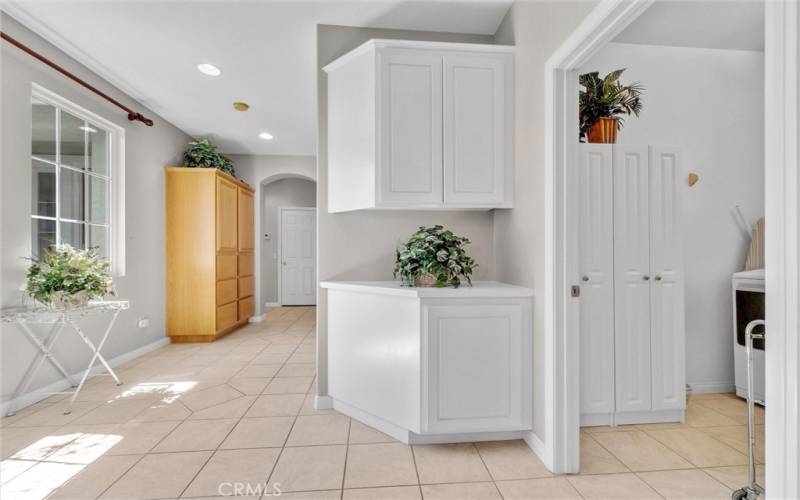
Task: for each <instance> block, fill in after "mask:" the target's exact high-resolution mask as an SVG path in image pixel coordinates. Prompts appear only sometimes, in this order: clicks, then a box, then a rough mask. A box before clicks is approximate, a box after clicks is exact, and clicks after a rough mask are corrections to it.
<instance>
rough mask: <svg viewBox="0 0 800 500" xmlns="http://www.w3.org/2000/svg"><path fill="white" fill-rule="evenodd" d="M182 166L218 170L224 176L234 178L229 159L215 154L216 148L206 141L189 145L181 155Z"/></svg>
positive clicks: (234, 174) (202, 140)
mask: <svg viewBox="0 0 800 500" xmlns="http://www.w3.org/2000/svg"><path fill="white" fill-rule="evenodd" d="M183 166H184V167H197V168H218V169H220V170H222V171H223V172H225V173H226V174H230V175H232V176H234V177H235V176H236V173H235V171H234V169H233V162H232V161H231V159H230V158H228V157H227V156H224V155H222V154H221V153H219V152H217V147H216V146H214V145H213V144H211V143H210V142H208V139H200V140H199V141H194V142H190V143H189V146H188V147H187V148H186V151H184V153H183Z"/></svg>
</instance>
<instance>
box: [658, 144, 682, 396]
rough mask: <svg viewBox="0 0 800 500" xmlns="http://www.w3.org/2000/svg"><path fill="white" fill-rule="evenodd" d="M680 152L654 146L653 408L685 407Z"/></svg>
mask: <svg viewBox="0 0 800 500" xmlns="http://www.w3.org/2000/svg"><path fill="white" fill-rule="evenodd" d="M680 165H681V162H680V154H679V152H678V151H677V150H676V149H673V148H661V147H653V146H651V147H650V266H651V270H652V274H653V282H652V289H651V306H650V310H651V313H650V325H651V326H650V330H651V343H652V350H651V352H652V354H651V362H652V365H653V367H652V373H653V387H652V388H653V395H652V401H653V403H652V409H653V410H675V409H682V408H684V407H685V404H686V400H685V394H686V392H685V391H686V389H685V387H686V386H685V384H686V373H685V371H686V369H685V363H686V353H685V344H684V342H685V322H684V291H683V290H684V275H683V236H682V231H681V202H680V189H679V186H680V179H681V178H682V171H681V166H680Z"/></svg>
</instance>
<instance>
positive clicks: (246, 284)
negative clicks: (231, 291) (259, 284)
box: [239, 276, 253, 299]
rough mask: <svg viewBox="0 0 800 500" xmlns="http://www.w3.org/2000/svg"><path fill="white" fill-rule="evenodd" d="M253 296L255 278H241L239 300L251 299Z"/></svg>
mask: <svg viewBox="0 0 800 500" xmlns="http://www.w3.org/2000/svg"><path fill="white" fill-rule="evenodd" d="M252 295H253V277H252V276H245V277H244V278H239V298H240V299H241V298H243V297H250V296H252Z"/></svg>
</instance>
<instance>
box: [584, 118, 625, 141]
mask: <svg viewBox="0 0 800 500" xmlns="http://www.w3.org/2000/svg"><path fill="white" fill-rule="evenodd" d="M618 127H619V119H618V118H608V117H604V118H600V119H599V120H597V121H596V122H595V123H594V125H592V128H590V129H589V132H588V133H587V134H586V138H587V140H588V141H589V142H590V143H592V144H614V143H615V142H617V129H618Z"/></svg>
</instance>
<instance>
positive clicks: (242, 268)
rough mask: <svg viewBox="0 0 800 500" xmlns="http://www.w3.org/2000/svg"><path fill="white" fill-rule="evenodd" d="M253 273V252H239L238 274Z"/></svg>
mask: <svg viewBox="0 0 800 500" xmlns="http://www.w3.org/2000/svg"><path fill="white" fill-rule="evenodd" d="M252 275H253V254H251V253H246V254H239V276H252Z"/></svg>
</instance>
